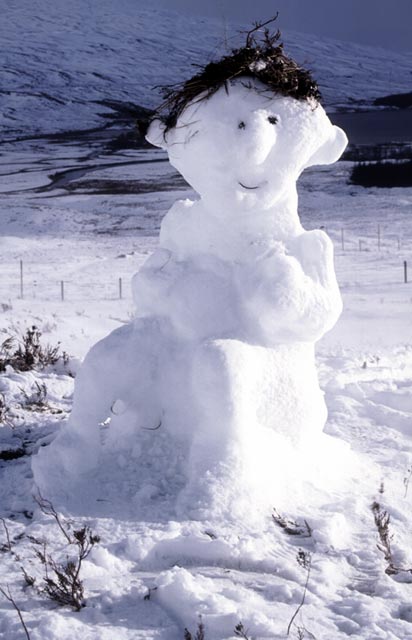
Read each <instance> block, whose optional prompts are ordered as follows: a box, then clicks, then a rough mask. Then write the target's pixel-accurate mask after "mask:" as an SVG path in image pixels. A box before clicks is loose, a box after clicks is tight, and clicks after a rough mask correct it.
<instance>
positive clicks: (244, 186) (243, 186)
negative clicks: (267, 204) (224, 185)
mask: <svg viewBox="0 0 412 640" xmlns="http://www.w3.org/2000/svg"><path fill="white" fill-rule="evenodd" d="M239 184H240V186H241V187H242V188H243V189H259V187H260V185H259V184H258V185H257V186H256V187H247V186H246V185H245V184H243V183H242V182H239Z"/></svg>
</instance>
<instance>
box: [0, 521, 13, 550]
mask: <svg viewBox="0 0 412 640" xmlns="http://www.w3.org/2000/svg"><path fill="white" fill-rule="evenodd" d="M0 520H1V521H2V523H3V527H4V531H5V532H6V538H7V544H4V545H2V547H1V550H2V551H10V553H11V550H12V549H11V540H10V535H9V529H8V527H7V524H6V521H5V519H4V518H0Z"/></svg>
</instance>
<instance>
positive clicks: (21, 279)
mask: <svg viewBox="0 0 412 640" xmlns="http://www.w3.org/2000/svg"><path fill="white" fill-rule="evenodd" d="M20 298H21V299H22V300H23V260H20Z"/></svg>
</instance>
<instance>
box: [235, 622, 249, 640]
mask: <svg viewBox="0 0 412 640" xmlns="http://www.w3.org/2000/svg"><path fill="white" fill-rule="evenodd" d="M235 636H236V637H237V638H243V640H249V636H248V635H247V633H246V629H245V627H244V626H243V623H242V622H239V624H237V625H236V627H235Z"/></svg>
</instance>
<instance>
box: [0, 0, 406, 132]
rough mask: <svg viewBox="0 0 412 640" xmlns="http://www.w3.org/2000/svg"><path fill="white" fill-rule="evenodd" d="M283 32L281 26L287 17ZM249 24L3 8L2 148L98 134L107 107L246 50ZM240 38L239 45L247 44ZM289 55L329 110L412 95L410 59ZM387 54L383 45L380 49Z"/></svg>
mask: <svg viewBox="0 0 412 640" xmlns="http://www.w3.org/2000/svg"><path fill="white" fill-rule="evenodd" d="M279 26H280V27H282V22H281V16H280V18H279ZM242 28H243V29H245V28H246V29H247V28H248V25H246V26H245V25H236V24H230V25H227V26H226V27H224V25H223V24H222V23H221V22H219V21H214V20H210V19H206V18H202V19H200V18H195V17H189V16H184V15H182V14H179V15H177V14H175V13H172V12H167V11H162V10H156V9H153V8H148V6H147V3H146V2H143V1H142V0H119V2H114V1H113V0H90V1H88V2H86V1H84V0H71V1H70V2H65V1H64V0H55V1H53V2H49V1H47V0H19V1H18V2H11V1H6V2H4V3H3V4H2V10H1V21H0V41H1V46H2V57H1V61H0V65H1V66H0V75H1V78H2V80H1V88H0V131H1V132H2V138H3V141H4V140H5V139H8V140H10V139H15V138H22V137H27V136H30V135H33V134H35V133H51V132H56V131H65V130H73V129H74V130H77V129H87V128H93V127H101V126H102V125H104V124H105V123H106V122H105V120H102V118H101V117H100V115H99V114H103V113H106V114H107V113H110V109H109V108H107V107H103V106H101V105H99V104H98V102H99V101H101V100H116V101H120V102H131V103H134V104H137V105H141V106H146V107H154V106H155V105H156V104H158V102H159V95H160V94H159V91H158V90H154V89H153V87H154V86H156V85H165V84H170V83H175V82H177V81H180V80H182V79H184V78H186V77H188V76H190V75H191V72H192V67H191V65H192V64H199V63H200V64H203V63H205V62H207V61H209V60H210V59H212V58H213V57H214V56H215V55H216V54H219V55H220V54H222V53H223V52H224V51H225V41H227V45H226V46H228V47H229V48H231V47H233V46H236V43H239V36H238V32H239V30H240V29H242ZM243 38H244V36H241V39H240V41H243ZM283 40H284V42H285V47H286V50H287V51H288V52H290V53H291V55H292V56H294V57H295V58H296V59H297V60H298V61H299V62H301V63H302V64H305V65H307V66H308V67H309V68H310V69H312V70H313V72H314V75H315V77H316V78H317V80H318V82H319V84H320V87H321V90H322V93H323V96H324V101H325V104H326V107H327V108H328V109H329V110H336V109H360V108H365V107H368V106H369V105H370V104H371V101H373V99H375V98H376V97H379V96H382V95H386V94H389V93H397V92H403V91H410V89H411V83H412V76H411V69H412V53H410V54H407V53H405V54H398V53H394V52H389V51H385V50H384V49H376V48H369V47H364V46H360V45H357V44H348V43H342V42H338V41H333V40H328V39H321V38H318V37H316V38H314V37H311V36H308V35H304V34H299V33H292V32H286V31H285V32H284V33H283ZM382 44H383V45H384V43H382Z"/></svg>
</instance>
